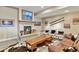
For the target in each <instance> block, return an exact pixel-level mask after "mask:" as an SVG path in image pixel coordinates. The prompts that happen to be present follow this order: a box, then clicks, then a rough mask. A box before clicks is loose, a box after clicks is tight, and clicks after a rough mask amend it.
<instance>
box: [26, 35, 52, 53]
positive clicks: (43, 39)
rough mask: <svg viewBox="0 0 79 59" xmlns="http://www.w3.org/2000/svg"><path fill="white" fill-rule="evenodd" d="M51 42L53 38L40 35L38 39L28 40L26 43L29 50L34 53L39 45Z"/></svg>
mask: <svg viewBox="0 0 79 59" xmlns="http://www.w3.org/2000/svg"><path fill="white" fill-rule="evenodd" d="M51 40H52V37H51V36H49V35H40V36H38V37H36V38H33V39H29V40H26V41H25V43H26V46H27V48H28V49H29V50H31V51H32V52H33V51H34V49H35V48H36V47H37V45H38V44H41V43H44V42H49V41H51Z"/></svg>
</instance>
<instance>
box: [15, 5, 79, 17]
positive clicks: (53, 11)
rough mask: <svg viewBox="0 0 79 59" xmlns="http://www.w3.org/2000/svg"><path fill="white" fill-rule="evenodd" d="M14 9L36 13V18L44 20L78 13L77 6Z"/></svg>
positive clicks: (78, 8)
mask: <svg viewBox="0 0 79 59" xmlns="http://www.w3.org/2000/svg"><path fill="white" fill-rule="evenodd" d="M16 7H17V8H22V9H25V10H29V11H34V12H35V13H38V14H37V15H36V16H35V17H37V18H44V17H50V16H56V15H61V14H65V13H69V12H74V11H79V6H44V7H43V8H41V6H16Z"/></svg>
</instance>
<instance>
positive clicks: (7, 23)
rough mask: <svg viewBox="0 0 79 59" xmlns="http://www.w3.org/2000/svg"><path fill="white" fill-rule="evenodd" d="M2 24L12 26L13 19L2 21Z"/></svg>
mask: <svg viewBox="0 0 79 59" xmlns="http://www.w3.org/2000/svg"><path fill="white" fill-rule="evenodd" d="M2 26H13V21H2Z"/></svg>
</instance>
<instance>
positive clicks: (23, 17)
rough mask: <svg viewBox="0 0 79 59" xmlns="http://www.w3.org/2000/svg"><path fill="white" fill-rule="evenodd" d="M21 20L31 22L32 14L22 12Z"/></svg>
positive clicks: (25, 11)
mask: <svg viewBox="0 0 79 59" xmlns="http://www.w3.org/2000/svg"><path fill="white" fill-rule="evenodd" d="M22 19H23V20H32V12H30V11H27V10H22Z"/></svg>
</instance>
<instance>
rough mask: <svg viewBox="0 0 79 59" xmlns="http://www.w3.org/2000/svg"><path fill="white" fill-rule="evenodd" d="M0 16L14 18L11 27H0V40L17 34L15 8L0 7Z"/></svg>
mask: <svg viewBox="0 0 79 59" xmlns="http://www.w3.org/2000/svg"><path fill="white" fill-rule="evenodd" d="M0 18H2V19H14V21H15V22H14V26H13V27H0V41H1V40H7V39H8V38H12V37H16V36H17V9H13V8H9V7H0Z"/></svg>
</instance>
